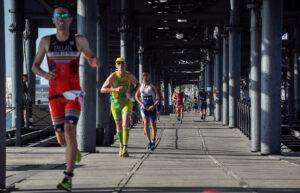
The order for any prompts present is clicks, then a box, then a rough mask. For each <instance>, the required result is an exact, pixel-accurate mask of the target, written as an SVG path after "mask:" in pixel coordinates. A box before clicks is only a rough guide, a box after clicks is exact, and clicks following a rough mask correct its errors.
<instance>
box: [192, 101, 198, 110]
mask: <svg viewBox="0 0 300 193" xmlns="http://www.w3.org/2000/svg"><path fill="white" fill-rule="evenodd" d="M197 101H198V99H197V97H194V100H193V104H192V108H193V109H194V111H195V113H197V110H198V102H197Z"/></svg>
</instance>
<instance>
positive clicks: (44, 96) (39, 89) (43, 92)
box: [35, 84, 49, 103]
mask: <svg viewBox="0 0 300 193" xmlns="http://www.w3.org/2000/svg"><path fill="white" fill-rule="evenodd" d="M48 90H49V86H48V85H47V84H37V85H36V88H35V100H36V101H35V102H36V103H38V101H40V102H41V103H48V101H49V100H48Z"/></svg>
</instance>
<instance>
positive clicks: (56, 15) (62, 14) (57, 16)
mask: <svg viewBox="0 0 300 193" xmlns="http://www.w3.org/2000/svg"><path fill="white" fill-rule="evenodd" d="M60 17H61V18H63V19H65V18H69V17H71V15H70V14H69V13H54V14H53V18H55V19H58V18H60Z"/></svg>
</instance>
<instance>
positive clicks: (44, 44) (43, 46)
mask: <svg viewBox="0 0 300 193" xmlns="http://www.w3.org/2000/svg"><path fill="white" fill-rule="evenodd" d="M49 44H50V37H49V36H46V37H43V38H42V39H41V42H40V44H39V48H38V52H37V54H36V56H35V58H34V61H33V64H32V72H33V73H34V74H36V75H39V76H41V77H44V78H45V79H47V80H53V79H55V78H56V74H55V70H53V71H51V72H45V71H44V70H43V69H41V64H42V62H43V59H44V57H45V54H46V52H47V49H48V47H49Z"/></svg>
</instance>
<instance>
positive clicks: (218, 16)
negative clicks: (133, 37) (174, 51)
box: [135, 12, 227, 27]
mask: <svg viewBox="0 0 300 193" xmlns="http://www.w3.org/2000/svg"><path fill="white" fill-rule="evenodd" d="M135 17H136V19H137V20H138V22H139V24H140V25H141V26H143V27H161V25H162V24H163V25H165V26H166V27H168V26H167V25H168V22H167V23H162V21H164V20H171V21H172V20H173V21H177V19H187V21H189V20H196V21H197V23H199V25H200V24H201V25H203V26H208V25H209V26H212V25H216V24H219V23H221V24H223V23H224V21H225V20H226V19H227V13H226V12H223V13H222V12H221V13H220V12H210V13H185V14H170V13H167V14H155V15H153V13H146V14H136V15H135ZM159 22H161V23H159ZM187 23H188V22H187ZM181 24H182V23H178V26H180V25H181ZM171 25H172V24H171ZM173 25H174V24H173ZM183 25H186V24H183ZM169 27H171V26H169ZM173 27H174V26H173Z"/></svg>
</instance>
